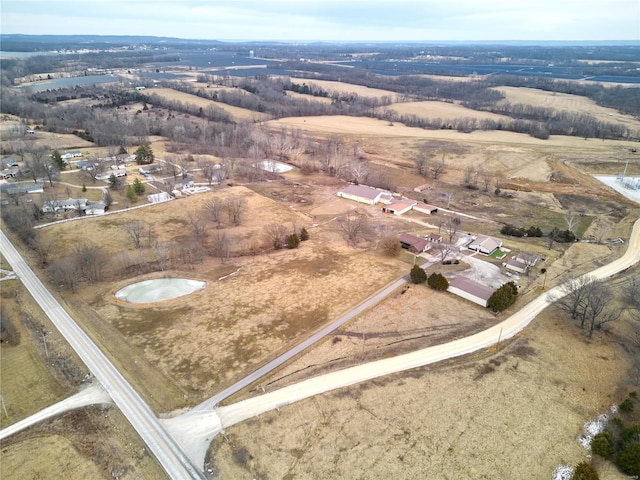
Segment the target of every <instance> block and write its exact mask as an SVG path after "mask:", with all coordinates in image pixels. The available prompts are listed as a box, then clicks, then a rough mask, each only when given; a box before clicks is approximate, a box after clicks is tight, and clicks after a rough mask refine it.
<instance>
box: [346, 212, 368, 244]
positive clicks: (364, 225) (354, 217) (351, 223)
mask: <svg viewBox="0 0 640 480" xmlns="http://www.w3.org/2000/svg"><path fill="white" fill-rule="evenodd" d="M338 225H340V229H341V230H342V231H343V233H344V235H345V238H346V240H347V243H349V245H352V246H355V245H357V244H358V242H359V241H360V240H362V239H364V238H365V237H366V235H367V233H368V232H369V230H370V226H369V219H368V218H367V217H366V216H365V215H362V214H360V213H357V212H351V213H348V214H347V215H345V216H343V217H341V218H340V219H339V220H338Z"/></svg>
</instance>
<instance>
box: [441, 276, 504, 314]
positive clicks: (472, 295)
mask: <svg viewBox="0 0 640 480" xmlns="http://www.w3.org/2000/svg"><path fill="white" fill-rule="evenodd" d="M447 291H448V292H451V293H453V294H455V295H458V296H460V297H462V298H466V299H467V300H469V301H471V302H473V303H477V304H478V305H482V306H483V307H486V306H487V303H488V301H489V298H491V295H493V289H491V288H489V287H487V286H486V285H482V284H480V283H478V282H474V281H473V280H471V279H469V278H467V277H464V276H458V277H456V278H454V279H453V280H451V281H450V282H449V288H448V289H447Z"/></svg>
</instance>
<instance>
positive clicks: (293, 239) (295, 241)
mask: <svg viewBox="0 0 640 480" xmlns="http://www.w3.org/2000/svg"><path fill="white" fill-rule="evenodd" d="M299 246H300V238H298V234H297V233H292V234H291V235H287V248H298V247H299Z"/></svg>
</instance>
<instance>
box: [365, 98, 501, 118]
mask: <svg viewBox="0 0 640 480" xmlns="http://www.w3.org/2000/svg"><path fill="white" fill-rule="evenodd" d="M384 109H389V110H394V111H396V112H398V113H399V114H400V115H415V116H417V117H419V118H428V119H436V118H440V119H442V120H447V119H457V118H473V119H476V120H483V119H490V120H496V121H504V120H508V119H509V117H507V116H505V115H498V114H495V113H491V112H481V111H479V110H472V109H470V108H466V107H463V106H462V105H460V104H458V103H448V102H437V101H423V102H401V103H393V104H391V105H389V106H388V107H378V110H384Z"/></svg>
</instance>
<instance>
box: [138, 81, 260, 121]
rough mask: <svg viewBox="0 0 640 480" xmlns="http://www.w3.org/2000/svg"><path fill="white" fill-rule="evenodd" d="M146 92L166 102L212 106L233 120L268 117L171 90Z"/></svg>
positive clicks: (162, 89) (154, 89) (158, 89)
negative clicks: (164, 99) (221, 110)
mask: <svg viewBox="0 0 640 480" xmlns="http://www.w3.org/2000/svg"><path fill="white" fill-rule="evenodd" d="M146 92H148V93H149V94H156V95H158V96H160V97H162V98H166V99H167V100H173V101H178V102H182V103H185V104H192V105H195V106H197V107H203V108H204V107H208V106H209V105H212V106H214V107H218V108H221V109H223V110H224V111H225V112H227V113H228V114H229V115H231V116H232V117H233V119H234V120H238V121H242V120H252V121H261V120H266V119H268V118H269V115H267V114H266V113H260V112H254V111H252V110H247V109H246V108H241V107H234V106H233V105H227V104H226V103H222V102H214V101H213V100H207V99H206V98H202V97H198V96H197V95H191V94H190V93H185V92H180V91H178V90H173V89H172V88H153V89H149V90H146Z"/></svg>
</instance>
